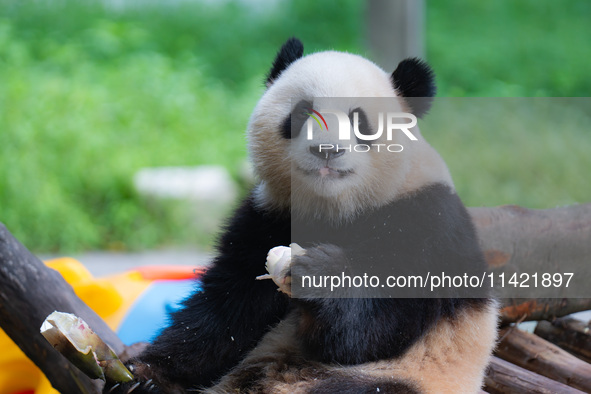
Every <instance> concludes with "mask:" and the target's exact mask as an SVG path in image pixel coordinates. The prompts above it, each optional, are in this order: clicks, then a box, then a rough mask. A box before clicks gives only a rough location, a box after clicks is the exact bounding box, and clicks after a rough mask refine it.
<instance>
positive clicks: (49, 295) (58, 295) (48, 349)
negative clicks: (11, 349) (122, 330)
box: [0, 223, 124, 393]
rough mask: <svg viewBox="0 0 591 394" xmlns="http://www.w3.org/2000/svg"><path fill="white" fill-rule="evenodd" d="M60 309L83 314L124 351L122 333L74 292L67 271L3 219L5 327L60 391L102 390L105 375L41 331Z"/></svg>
mask: <svg viewBox="0 0 591 394" xmlns="http://www.w3.org/2000/svg"><path fill="white" fill-rule="evenodd" d="M55 310H58V311H60V312H70V313H73V314H75V315H77V316H79V317H81V318H82V319H84V320H85V321H86V322H87V323H88V324H89V325H90V327H92V329H93V330H94V331H95V332H96V333H98V334H99V335H100V336H101V337H102V338H103V340H104V341H105V342H106V343H107V344H109V345H110V346H111V347H112V348H113V350H115V352H117V353H121V352H122V351H123V349H124V345H123V343H122V342H121V341H120V340H119V338H118V337H117V335H116V334H115V333H114V332H113V331H112V330H111V329H110V328H109V327H108V326H107V324H106V323H105V322H104V321H103V320H102V319H101V318H100V317H99V316H98V315H97V314H96V313H95V312H93V311H92V310H91V309H90V308H89V307H88V306H87V305H86V304H85V303H84V302H82V301H81V300H80V299H79V298H78V297H77V296H76V294H74V291H73V290H72V287H71V286H70V285H69V284H68V283H66V281H65V280H64V279H63V278H62V276H61V275H60V274H59V273H58V272H56V271H54V270H52V269H50V268H48V267H47V266H46V265H45V264H43V263H42V262H41V261H40V260H39V259H38V258H37V257H35V256H34V255H32V254H31V253H30V252H29V251H28V250H27V249H26V248H25V247H24V246H23V245H21V244H20V243H19V242H18V241H17V240H16V239H15V238H14V237H13V236H12V234H10V232H9V231H8V230H7V229H6V227H5V226H4V225H3V224H2V223H0V327H1V328H2V329H3V330H4V331H5V332H6V334H8V336H10V338H11V339H12V340H13V341H14V342H15V343H16V344H17V345H18V346H19V347H20V348H21V349H22V350H23V351H24V353H25V354H26V355H27V357H29V358H30V359H31V360H32V361H33V362H34V363H35V364H36V365H37V366H38V367H39V368H40V369H41V370H42V371H43V373H45V376H47V378H48V379H49V381H50V382H51V384H52V386H53V387H54V388H55V389H56V390H58V391H59V392H61V393H98V392H100V390H101V387H102V382H101V381H100V380H97V381H92V380H91V379H90V378H88V377H87V376H86V375H84V373H82V372H81V371H80V370H79V369H78V368H76V367H74V366H73V365H72V364H70V362H69V361H68V360H66V359H65V358H64V357H63V356H62V355H61V354H60V353H58V352H57V351H55V350H54V349H53V347H52V346H51V345H50V344H49V342H47V341H46V340H45V338H44V337H43V336H42V335H41V334H40V331H39V329H40V327H41V324H42V323H43V321H44V320H45V318H46V317H47V316H48V315H49V314H50V313H51V312H53V311H55Z"/></svg>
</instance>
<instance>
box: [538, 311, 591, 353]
mask: <svg viewBox="0 0 591 394" xmlns="http://www.w3.org/2000/svg"><path fill="white" fill-rule="evenodd" d="M534 333H535V334H536V335H538V336H540V337H541V338H544V339H545V340H547V341H549V342H552V343H553V344H555V345H557V346H560V347H561V348H562V349H564V350H566V351H567V352H569V353H571V354H574V355H575V356H577V357H578V358H580V359H581V360H584V361H586V362H588V363H591V330H590V327H589V325H588V324H585V323H583V322H582V321H580V320H576V319H573V318H562V319H557V320H555V321H553V322H548V321H541V322H539V323H538V325H537V326H536V330H535V331H534Z"/></svg>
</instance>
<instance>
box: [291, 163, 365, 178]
mask: <svg viewBox="0 0 591 394" xmlns="http://www.w3.org/2000/svg"><path fill="white" fill-rule="evenodd" d="M300 171H302V172H303V173H304V174H306V175H310V176H320V177H321V178H326V177H330V178H344V177H346V176H348V175H351V174H353V170H341V169H338V168H333V167H329V166H324V167H321V168H317V169H314V170H306V169H303V168H300Z"/></svg>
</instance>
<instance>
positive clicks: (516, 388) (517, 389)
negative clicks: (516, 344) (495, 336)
mask: <svg viewBox="0 0 591 394" xmlns="http://www.w3.org/2000/svg"><path fill="white" fill-rule="evenodd" d="M484 384H485V386H484V390H485V391H486V392H488V393H493V394H509V393H531V394H556V393H561V394H580V393H582V391H579V390H577V389H575V388H572V387H569V386H567V385H564V384H562V383H559V382H556V381H554V380H551V379H548V378H547V377H545V376H541V375H538V374H536V373H534V372H531V371H528V370H527V369H524V368H521V367H518V366H517V365H514V364H511V363H509V362H507V361H505V360H501V359H500V358H498V357H492V358H491V362H490V364H489V366H488V370H487V372H486V376H485V377H484Z"/></svg>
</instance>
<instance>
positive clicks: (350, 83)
mask: <svg viewBox="0 0 591 394" xmlns="http://www.w3.org/2000/svg"><path fill="white" fill-rule="evenodd" d="M266 85H267V90H266V92H265V93H264V94H263V96H262V98H261V99H260V101H259V102H258V104H257V106H256V108H255V110H254V112H253V114H252V116H251V119H250V122H249V126H248V140H249V150H250V154H251V157H252V162H253V164H254V168H255V171H256V173H257V175H258V177H259V178H260V181H261V182H260V184H259V185H258V186H257V189H256V192H255V199H256V202H257V203H258V204H259V205H260V206H262V207H264V208H266V209H286V208H287V209H291V212H292V214H297V215H304V216H310V215H311V216H314V217H321V218H327V219H330V220H332V221H341V220H343V219H344V220H346V219H351V218H353V217H355V216H356V215H358V214H360V213H362V212H363V211H364V210H367V209H371V208H376V207H379V206H382V205H385V204H387V203H389V202H391V201H393V200H395V199H397V198H399V197H400V196H402V195H404V194H406V193H409V192H412V191H414V190H418V189H420V188H421V187H424V186H426V185H428V184H431V183H436V182H439V183H445V184H448V185H449V186H450V187H451V189H452V191H453V184H452V182H451V177H450V175H449V172H448V170H447V167H446V166H445V163H444V162H443V160H442V159H441V157H440V156H439V155H438V154H437V152H436V151H435V150H433V148H431V147H430V146H429V145H428V144H427V142H426V141H425V140H424V139H423V138H422V136H421V134H420V132H419V130H418V127H413V128H412V129H411V130H412V134H413V136H415V137H416V138H417V140H416V141H411V140H409V138H408V136H407V135H405V134H404V133H402V132H401V133H393V134H392V139H391V140H388V141H386V140H385V138H386V137H385V134H386V133H384V136H383V137H381V138H380V139H378V140H375V141H371V144H384V145H383V147H382V149H378V148H377V147H376V146H377V145H373V147H372V148H371V149H370V150H369V151H367V152H365V151H359V152H356V151H354V150H352V149H351V150H350V151H349V150H347V149H340V150H337V149H336V147H337V146H339V147H343V146H344V144H343V141H339V134H338V131H335V130H338V126H337V125H338V119H337V117H336V116H326V117H324V118H323V122H324V121H325V122H326V124H324V125H323V124H322V123H320V122H319V123H318V124H316V122H313V125H312V126H310V125H309V122H308V121H307V120H308V119H309V116H310V115H309V114H310V113H311V112H313V110H314V109H315V108H317V105H318V101H320V100H322V99H323V98H339V99H337V101H336V102H337V103H338V106H339V108H338V110H339V111H342V112H343V113H347V114H352V113H354V112H357V115H356V116H357V119H358V125H359V126H358V127H359V131H360V132H362V133H364V132H367V133H368V134H373V133H372V130H374V129H375V127H376V126H377V123H378V117H379V115H380V111H384V110H385V109H384V108H380V105H381V104H380V103H383V100H382V101H381V100H374V101H375V102H376V103H375V104H372V105H368V99H367V98H370V97H371V98H391V99H390V100H388V102H389V104H388V106H389V107H388V110H389V111H392V110H394V111H396V112H404V113H411V114H414V115H415V116H416V117H421V116H422V115H424V114H425V113H426V112H427V111H428V110H429V107H430V104H431V99H432V97H433V96H434V94H435V85H434V78H433V73H432V71H431V69H430V68H429V66H428V65H427V64H426V63H424V62H422V61H420V60H418V59H407V60H404V61H402V62H401V63H400V64H399V65H398V67H397V68H396V70H395V71H394V72H393V73H392V74H389V73H387V72H385V71H384V70H382V69H381V68H379V67H378V66H377V65H375V64H374V63H372V62H371V61H369V60H367V59H365V58H363V57H360V56H357V55H352V54H348V53H341V52H334V51H327V52H319V53H314V54H311V55H307V56H303V45H302V43H301V42H300V41H299V40H297V39H295V38H291V39H289V40H288V41H287V42H286V43H285V44H284V45H283V46H282V47H281V49H280V51H279V52H278V54H277V57H276V59H275V61H274V62H273V65H272V68H271V70H270V72H269V74H268V77H267V81H266ZM370 102H371V100H370ZM392 106H394V107H395V108H392ZM323 126H324V127H323ZM309 127H313V128H314V130H313V133H311V134H308V132H307V130H308V128H309ZM311 136H312V137H311ZM357 142H366V141H351V143H352V144H356V143H357ZM331 145H332V146H334V148H330V146H331ZM390 145H393V146H394V145H400V146H402V147H403V151H402V152H397V153H394V152H389V151H387V150H386V148H385V147H386V146H390ZM320 147H322V149H320ZM394 150H396V149H394Z"/></svg>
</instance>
